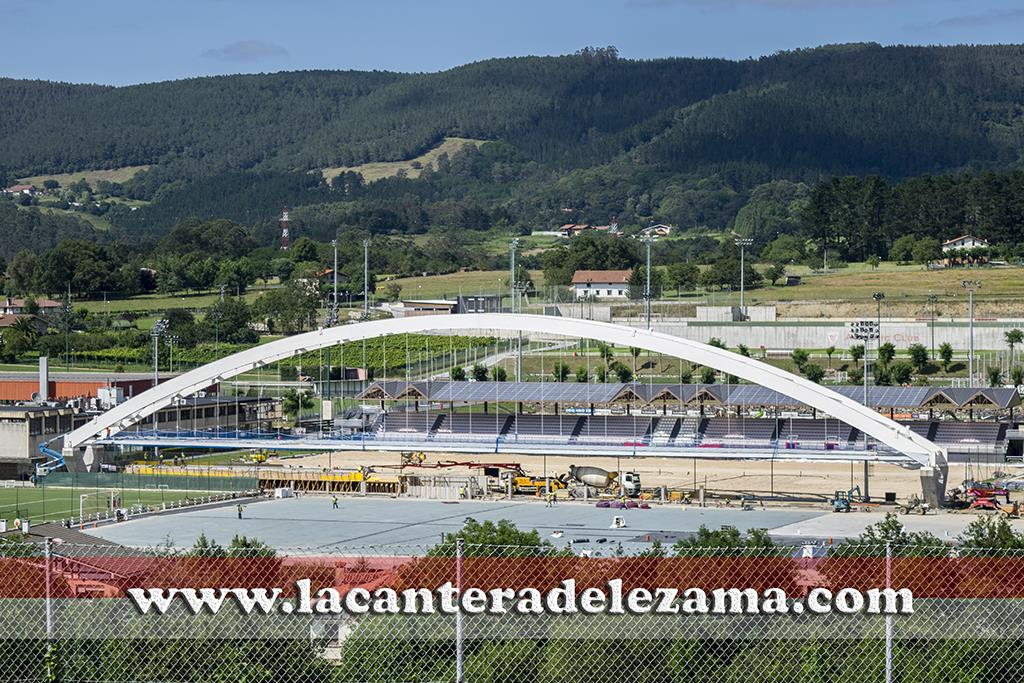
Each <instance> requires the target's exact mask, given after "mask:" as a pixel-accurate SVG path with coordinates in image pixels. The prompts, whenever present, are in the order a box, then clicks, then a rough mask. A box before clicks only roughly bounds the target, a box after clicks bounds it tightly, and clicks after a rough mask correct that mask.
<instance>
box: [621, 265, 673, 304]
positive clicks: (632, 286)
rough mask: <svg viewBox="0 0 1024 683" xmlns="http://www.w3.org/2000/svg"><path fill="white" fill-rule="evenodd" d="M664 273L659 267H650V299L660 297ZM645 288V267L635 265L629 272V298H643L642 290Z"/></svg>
mask: <svg viewBox="0 0 1024 683" xmlns="http://www.w3.org/2000/svg"><path fill="white" fill-rule="evenodd" d="M664 283H665V274H664V273H663V272H662V271H661V269H660V268H651V299H652V300H654V299H658V298H660V297H661V290H662V289H664ZM646 289H647V267H646V266H637V267H636V268H634V269H633V270H632V272H630V274H629V298H630V299H634V300H639V299H643V298H644V290H646Z"/></svg>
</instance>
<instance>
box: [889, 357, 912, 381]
mask: <svg viewBox="0 0 1024 683" xmlns="http://www.w3.org/2000/svg"><path fill="white" fill-rule="evenodd" d="M889 374H890V376H891V377H892V381H893V384H899V385H905V384H910V382H911V381H912V380H913V379H914V366H913V365H911V364H910V363H908V362H907V361H905V360H901V361H899V362H898V363H893V364H892V367H891V368H889Z"/></svg>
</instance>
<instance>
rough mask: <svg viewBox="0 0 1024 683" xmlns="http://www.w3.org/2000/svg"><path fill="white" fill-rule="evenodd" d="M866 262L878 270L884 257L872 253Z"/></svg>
mask: <svg viewBox="0 0 1024 683" xmlns="http://www.w3.org/2000/svg"><path fill="white" fill-rule="evenodd" d="M865 263H867V264H868V265H869V266H871V269H872V270H878V266H880V265H882V257H880V256H878V255H876V254H872V255H871V256H868V258H867V261H865Z"/></svg>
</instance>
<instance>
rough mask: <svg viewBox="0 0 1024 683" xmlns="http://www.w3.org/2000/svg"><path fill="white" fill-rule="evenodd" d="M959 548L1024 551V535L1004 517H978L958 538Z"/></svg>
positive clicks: (986, 555)
mask: <svg viewBox="0 0 1024 683" xmlns="http://www.w3.org/2000/svg"><path fill="white" fill-rule="evenodd" d="M957 546H959V547H960V548H965V549H970V550H1024V534H1022V533H1020V532H1019V531H1017V530H1015V529H1014V528H1013V527H1012V526H1010V523H1009V522H1008V521H1007V520H1006V519H1004V518H1002V517H987V516H982V517H976V518H974V519H973V520H971V523H970V524H968V525H967V528H966V529H965V530H964V531H963V533H961V534H960V536H958V537H957ZM966 554H967V555H968V556H969V555H971V554H972V553H966ZM991 556H992V555H991V554H989V553H986V554H985V557H991Z"/></svg>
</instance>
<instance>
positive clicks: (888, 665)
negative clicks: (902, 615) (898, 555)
mask: <svg viewBox="0 0 1024 683" xmlns="http://www.w3.org/2000/svg"><path fill="white" fill-rule="evenodd" d="M885 587H886V588H892V543H886V544H885ZM885 683H892V615H891V614H886V615H885Z"/></svg>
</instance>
